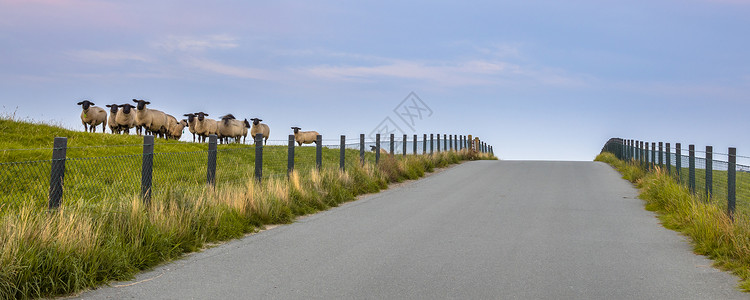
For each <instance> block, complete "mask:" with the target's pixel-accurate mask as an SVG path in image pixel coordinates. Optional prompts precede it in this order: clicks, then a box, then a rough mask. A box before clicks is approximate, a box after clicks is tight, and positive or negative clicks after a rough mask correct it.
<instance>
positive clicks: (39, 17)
mask: <svg viewBox="0 0 750 300" xmlns="http://www.w3.org/2000/svg"><path fill="white" fill-rule="evenodd" d="M748 16H750V0H679V1H672V0H663V1H606V0H605V1H602V0H597V1H593V0H591V1H585V0H572V1H537V0H531V1H499V0H493V1H383V0H380V1H333V0H321V1H286V0H281V1H184V0H183V1H139V0H135V1H97V0H0V49H1V50H0V54H2V55H0V114H3V115H6V116H8V115H14V116H15V117H16V118H18V119H26V120H34V121H42V122H47V123H52V124H58V125H61V126H63V127H66V128H70V129H75V130H83V125H81V122H80V112H81V110H80V106H78V105H76V103H77V102H79V101H82V100H90V101H92V102H94V103H96V104H97V105H98V106H102V107H103V106H104V105H105V104H113V103H115V104H123V103H128V102H131V99H134V98H137V99H145V100H148V101H150V102H151V105H150V106H151V108H154V109H159V110H162V111H165V112H167V113H169V114H172V115H175V116H181V115H182V114H185V113H190V112H197V111H203V112H206V113H209V115H210V116H211V117H214V118H218V117H219V116H221V115H224V114H227V113H232V114H234V115H235V116H237V117H239V118H240V119H242V118H248V119H249V118H253V117H259V118H261V119H263V120H264V123H267V124H268V125H269V126H270V127H271V137H270V139H271V140H286V138H287V135H288V134H290V133H292V131H291V129H290V127H291V126H299V127H302V130H316V131H318V132H320V133H321V134H322V135H323V136H324V139H327V140H328V139H330V140H332V141H333V140H338V138H339V135H342V134H343V135H347V136H348V137H351V138H352V139H356V138H357V136H358V135H359V134H360V133H365V134H367V135H368V136H369V135H370V134H371V133H374V132H380V131H383V130H384V129H388V130H391V131H392V130H396V134H397V136H400V135H401V134H402V133H403V134H408V135H409V136H412V135H413V134H419V135H420V136H421V135H422V134H423V133H427V134H429V133H435V134H437V133H441V134H445V133H447V134H464V135H466V134H472V135H474V136H478V137H479V138H480V139H482V140H483V141H485V142H487V143H488V144H490V145H492V146H493V148H494V152H495V154H496V155H497V156H498V157H499V158H501V159H513V160H514V159H524V160H582V161H586V160H592V159H593V158H594V157H595V156H596V154H598V153H599V151H600V150H601V148H602V146H603V145H604V143H605V142H606V141H607V140H608V139H609V138H610V137H623V138H628V139H639V140H645V141H655V142H658V141H663V142H672V143H676V142H680V143H682V144H683V145H687V144H695V145H696V147H697V148H698V149H702V148H703V147H705V146H706V145H712V146H714V149H715V150H714V151H716V152H722V153H726V148H727V147H737V148H738V150H737V151H738V154H739V155H744V156H750V135H748V132H750V118H748V113H749V112H750V38H749V37H748V35H747V31H748V29H750V17H748ZM131 103H132V102H131ZM410 107H411V108H410ZM407 109H408V110H407ZM404 113H408V114H407V115H405V114H404ZM385 127H387V128H385ZM383 132H385V131H383ZM186 133H187V131H186ZM187 135H189V133H187V134H186V135H183V138H182V139H183V140H187V139H186V136H187ZM331 143H332V144H335V142H331ZM50 144H51V142H50ZM684 148H687V147H686V146H684Z"/></svg>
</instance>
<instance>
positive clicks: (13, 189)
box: [0, 134, 493, 212]
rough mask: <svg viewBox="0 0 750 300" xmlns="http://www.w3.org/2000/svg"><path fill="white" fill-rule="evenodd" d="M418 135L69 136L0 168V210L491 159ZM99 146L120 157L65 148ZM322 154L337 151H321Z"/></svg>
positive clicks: (465, 140) (463, 144) (457, 141)
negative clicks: (116, 139)
mask: <svg viewBox="0 0 750 300" xmlns="http://www.w3.org/2000/svg"><path fill="white" fill-rule="evenodd" d="M419 137H420V136H418V135H413V136H407V135H403V136H402V137H401V139H397V137H395V136H394V135H393V134H391V135H390V136H389V139H387V140H381V137H380V134H378V135H376V138H375V141H374V142H372V141H365V135H364V134H360V135H359V140H358V142H357V143H347V139H346V136H343V135H342V136H340V138H339V139H337V140H324V139H323V137H322V136H320V135H318V136H317V141H316V142H317V143H316V146H315V147H308V146H302V147H300V146H298V145H296V142H295V140H294V135H289V139H288V140H285V141H280V140H276V141H273V140H271V141H269V142H270V143H269V145H263V143H262V136H256V137H255V144H256V145H257V146H249V145H236V144H232V145H227V146H222V148H219V147H218V145H217V137H216V136H215V135H212V136H210V137H209V142H208V143H207V145H206V144H204V145H206V148H205V149H204V150H200V151H183V152H173V151H169V150H168V149H166V148H167V147H175V145H181V144H158V143H155V141H154V137H153V136H144V141H143V144H142V145H119V146H99V147H70V148H68V146H67V139H66V138H64V137H61V138H55V140H54V144H53V148H52V159H51V160H38V161H27V162H4V163H0V180H2V185H0V212H2V211H3V210H6V209H9V208H11V207H17V206H19V205H20V204H22V203H24V202H28V201H33V202H37V204H38V205H47V206H48V207H49V208H56V207H59V206H60V204H61V203H63V202H65V201H87V202H92V203H95V202H98V201H101V200H102V199H117V198H132V197H134V196H139V197H140V198H142V199H143V201H145V202H148V201H150V199H151V198H152V196H153V195H154V194H161V195H169V194H177V193H190V192H191V191H193V190H194V189H195V188H204V187H205V186H206V184H208V186H212V187H216V186H217V185H223V186H230V185H244V184H246V183H247V181H248V180H249V178H254V179H255V180H258V181H261V180H264V179H267V178H270V177H285V176H288V174H289V172H291V171H292V170H298V171H309V170H311V169H313V168H318V169H320V168H322V167H323V163H324V162H327V163H330V162H335V161H338V167H339V168H341V169H342V170H346V169H347V168H349V167H351V166H353V165H356V164H360V165H361V164H365V163H374V164H377V163H379V160H380V149H381V148H382V149H387V151H388V152H389V153H390V154H391V155H396V156H399V155H400V156H405V155H407V154H409V153H411V154H413V155H417V154H432V153H435V152H443V151H458V150H462V149H467V148H469V149H475V150H476V151H479V152H483V153H484V152H488V153H493V148H492V146H490V145H487V144H486V143H484V142H481V141H478V140H474V141H470V140H469V139H470V137H471V136H464V135H447V134H443V135H442V139H441V135H439V134H430V135H429V139H428V135H427V134H423V135H421V138H422V139H421V140H420V139H419ZM409 138H411V139H409ZM332 142H338V143H332ZM325 143H329V144H325ZM192 145H196V144H192ZM128 147H130V148H128ZM133 147H139V148H142V150H140V149H138V150H137V151H136V149H137V148H136V149H134V148H133ZM96 148H104V149H107V150H109V148H117V149H116V150H113V151H110V152H117V153H125V154H120V155H111V156H104V157H87V156H85V155H83V156H84V157H80V158H77V157H69V155H68V150H76V151H77V152H82V153H84V154H85V153H86V152H87V151H91V150H92V149H96ZM121 148H125V149H126V150H120V149H121ZM323 148H327V149H340V151H330V150H329V151H323ZM32 150H39V149H32ZM372 150H374V151H372ZM336 152H338V153H336ZM45 202H46V203H45Z"/></svg>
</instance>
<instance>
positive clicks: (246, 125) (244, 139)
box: [242, 119, 250, 144]
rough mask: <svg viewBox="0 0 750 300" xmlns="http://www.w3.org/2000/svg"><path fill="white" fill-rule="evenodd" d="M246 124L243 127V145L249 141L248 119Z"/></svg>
mask: <svg viewBox="0 0 750 300" xmlns="http://www.w3.org/2000/svg"><path fill="white" fill-rule="evenodd" d="M244 123H245V126H244V127H242V143H243V144H244V143H245V141H246V140H247V129H248V128H250V122H248V121H247V119H245V121H244Z"/></svg>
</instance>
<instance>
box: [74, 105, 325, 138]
mask: <svg viewBox="0 0 750 300" xmlns="http://www.w3.org/2000/svg"><path fill="white" fill-rule="evenodd" d="M133 102H135V103H136V105H135V106H133V105H132V104H130V103H126V104H120V105H118V104H108V105H106V107H108V108H109V116H107V111H106V110H104V109H103V108H101V107H98V106H94V103H93V102H91V101H89V100H83V101H81V102H78V105H80V106H81V108H82V109H83V111H82V112H81V123H83V130H84V131H90V132H96V126H98V125H99V124H102V132H106V130H105V129H106V127H105V126H107V127H109V129H110V131H111V132H112V133H113V134H121V133H124V134H130V129H132V128H135V130H136V133H137V134H138V135H141V134H143V133H144V132H145V134H153V135H154V136H158V137H161V138H164V139H175V140H178V139H180V137H182V132H183V130H184V128H185V127H188V130H190V133H192V134H193V142H195V137H196V135H197V136H198V141H199V142H205V141H206V137H208V136H209V135H211V134H215V135H217V136H218V138H219V141H220V142H221V143H224V142H227V143H229V139H230V138H233V139H234V140H235V142H236V143H239V142H240V139H242V143H244V142H245V140H246V138H247V132H248V130H247V129H248V128H250V136H251V138H252V137H254V136H255V135H256V134H258V133H261V134H263V139H264V142H266V143H267V142H268V136H269V135H270V133H271V130H270V128H269V127H268V125H266V124H263V123H260V122H261V121H263V120H261V119H258V118H252V119H250V120H252V121H253V124H252V126H251V125H250V122H248V120H247V119H245V120H244V121H240V120H237V119H236V118H235V117H234V116H233V115H232V114H227V115H224V116H222V117H221V119H220V120H213V119H209V118H206V117H207V116H208V114H207V113H204V112H197V113H188V114H184V116H185V117H187V119H183V120H179V121H177V118H175V117H174V116H172V115H170V114H167V113H164V112H163V111H160V110H156V109H151V108H147V107H146V105H148V104H151V102H149V101H145V100H137V99H133ZM292 129H293V130H294V138H295V141H296V142H297V143H298V144H299V145H300V146H301V145H302V144H310V143H316V144H317V136H318V135H319V133H318V132H316V131H300V129H301V128H299V127H292Z"/></svg>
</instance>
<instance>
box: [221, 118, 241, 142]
mask: <svg viewBox="0 0 750 300" xmlns="http://www.w3.org/2000/svg"><path fill="white" fill-rule="evenodd" d="M244 128H245V124H244V123H243V122H242V121H239V120H237V119H236V118H235V117H234V116H233V115H232V114H228V115H225V116H222V117H221V121H220V122H218V129H217V134H218V136H219V139H220V140H221V142H222V143H224V142H226V143H229V140H228V138H234V139H235V142H237V143H239V142H240V137H241V136H242V131H243V129H244Z"/></svg>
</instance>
